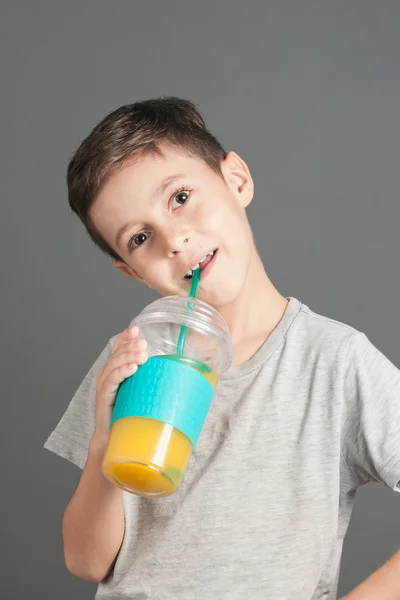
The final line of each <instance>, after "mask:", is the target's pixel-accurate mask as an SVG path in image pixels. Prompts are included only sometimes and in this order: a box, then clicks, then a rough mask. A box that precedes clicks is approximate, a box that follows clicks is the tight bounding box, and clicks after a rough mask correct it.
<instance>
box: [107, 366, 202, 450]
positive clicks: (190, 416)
mask: <svg viewBox="0 0 400 600" xmlns="http://www.w3.org/2000/svg"><path fill="white" fill-rule="evenodd" d="M213 396H214V388H213V386H212V385H211V383H210V382H209V381H208V379H206V378H205V377H204V375H202V374H201V373H199V372H198V371H196V370H195V369H193V368H192V367H190V366H188V365H186V364H182V363H180V362H179V361H178V360H168V359H165V358H163V357H161V356H154V357H152V358H149V359H148V360H147V361H146V362H145V363H144V364H143V365H141V366H140V367H139V368H138V370H137V372H136V373H135V374H134V375H132V376H131V377H128V379H125V380H124V381H123V382H122V384H121V385H120V387H119V390H118V393H117V398H116V401H115V406H114V410H113V414H112V418H111V425H112V424H113V423H114V422H115V421H116V420H117V419H123V418H124V417H147V418H149V419H155V420H157V421H161V422H163V423H168V424H169V425H172V426H173V427H176V429H179V430H180V431H181V432H182V433H184V434H185V435H186V436H187V437H188V438H189V439H190V441H191V442H192V444H193V447H194V446H195V445H196V443H197V440H198V437H199V435H200V432H201V429H202V427H203V424H204V421H205V418H206V416H207V413H208V410H209V408H210V405H211V402H212V399H213Z"/></svg>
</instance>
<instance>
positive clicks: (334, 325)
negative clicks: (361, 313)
mask: <svg viewBox="0 0 400 600" xmlns="http://www.w3.org/2000/svg"><path fill="white" fill-rule="evenodd" d="M290 334H291V336H292V338H293V339H294V340H295V341H296V342H297V343H299V344H301V345H303V346H307V347H309V348H314V349H315V350H318V351H336V350H337V351H340V352H343V353H347V351H348V349H349V348H350V346H351V345H353V344H358V343H359V340H361V342H360V343H362V340H363V338H365V335H364V334H363V333H362V332H361V331H359V330H358V329H355V328H354V327H352V326H351V325H348V324H347V323H344V322H341V321H338V320H336V319H333V318H331V317H327V316H324V315H322V314H319V313H317V312H315V311H314V310H312V309H311V308H310V307H309V306H307V305H306V304H303V303H301V305H300V309H299V312H298V315H297V318H296V319H295V321H294V322H293V324H292V327H291V331H290ZM365 339H366V338H365Z"/></svg>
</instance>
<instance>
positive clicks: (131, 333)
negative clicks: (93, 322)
mask: <svg viewBox="0 0 400 600" xmlns="http://www.w3.org/2000/svg"><path fill="white" fill-rule="evenodd" d="M138 335H139V328H138V327H136V326H134V327H128V328H127V329H124V331H123V332H122V333H120V335H119V336H118V337H117V339H116V340H115V342H114V345H113V352H114V351H115V350H117V349H118V348H120V347H121V346H123V345H124V344H126V343H127V342H130V341H132V340H134V339H136V338H137V336H138Z"/></svg>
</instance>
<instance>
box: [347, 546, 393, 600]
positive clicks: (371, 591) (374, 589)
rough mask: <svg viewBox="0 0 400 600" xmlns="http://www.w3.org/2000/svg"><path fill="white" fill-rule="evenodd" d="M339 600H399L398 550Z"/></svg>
mask: <svg viewBox="0 0 400 600" xmlns="http://www.w3.org/2000/svg"><path fill="white" fill-rule="evenodd" d="M341 600H400V550H398V551H397V552H396V553H395V554H394V555H393V556H392V557H391V558H390V559H389V560H388V562H386V563H385V564H384V565H383V566H382V567H380V568H379V569H378V570H377V571H375V573H373V574H372V575H370V576H369V577H368V579H366V580H365V581H363V582H362V583H361V584H360V585H358V586H357V587H356V588H355V589H354V590H353V591H352V592H350V593H349V594H346V596H343V597H342V598H341Z"/></svg>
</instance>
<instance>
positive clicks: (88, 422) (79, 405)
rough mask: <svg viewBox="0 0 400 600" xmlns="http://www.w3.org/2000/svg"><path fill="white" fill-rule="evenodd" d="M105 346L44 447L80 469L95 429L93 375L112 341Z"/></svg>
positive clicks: (104, 360)
mask: <svg viewBox="0 0 400 600" xmlns="http://www.w3.org/2000/svg"><path fill="white" fill-rule="evenodd" d="M114 340H115V338H112V339H111V340H109V342H108V344H107V346H106V347H105V348H104V350H103V352H102V353H101V354H100V356H99V357H98V359H97V360H96V362H95V363H94V364H93V366H92V367H91V369H90V370H89V372H88V373H87V375H86V377H85V378H84V380H83V381H82V383H81V385H80V386H79V388H78V390H77V391H76V393H75V395H74V397H73V398H72V400H71V402H70V404H69V406H68V408H67V410H66V411H65V413H64V414H63V416H62V418H61V420H60V422H59V423H58V425H57V426H56V428H55V429H54V431H53V432H52V433H51V434H50V436H49V438H48V439H47V441H46V442H45V444H44V447H45V448H46V449H47V450H50V451H51V452H55V454H58V455H59V456H61V457H62V458H66V459H67V460H70V461H71V462H73V463H74V464H75V465H77V466H78V467H80V468H81V469H83V467H84V466H85V463H86V459H87V455H88V449H89V442H90V439H91V437H92V435H93V432H94V424H95V407H96V377H97V374H98V372H99V370H100V369H101V368H102V367H103V366H104V365H105V363H106V362H107V360H108V359H109V357H110V356H111V352H112V347H113V342H114Z"/></svg>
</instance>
